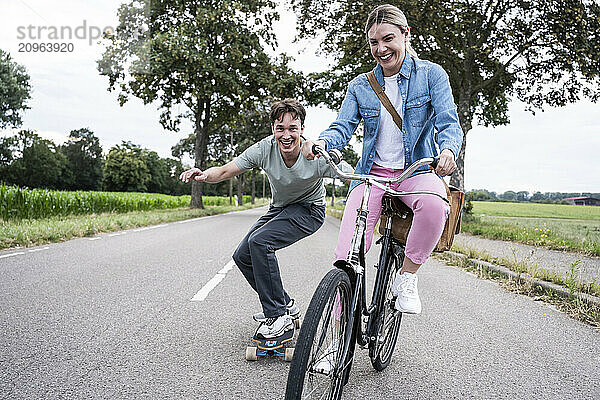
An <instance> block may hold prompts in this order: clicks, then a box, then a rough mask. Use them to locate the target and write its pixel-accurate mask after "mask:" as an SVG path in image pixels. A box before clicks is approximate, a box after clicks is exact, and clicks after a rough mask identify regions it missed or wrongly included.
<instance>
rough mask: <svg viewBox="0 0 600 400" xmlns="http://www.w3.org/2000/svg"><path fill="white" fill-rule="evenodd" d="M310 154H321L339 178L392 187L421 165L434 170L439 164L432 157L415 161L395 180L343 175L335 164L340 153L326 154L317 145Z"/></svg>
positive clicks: (333, 151)
mask: <svg viewBox="0 0 600 400" xmlns="http://www.w3.org/2000/svg"><path fill="white" fill-rule="evenodd" d="M312 152H313V154H321V156H323V158H325V161H327V163H328V164H329V165H330V166H331V168H333V170H334V171H335V173H336V174H337V175H338V176H339V177H340V178H343V179H352V180H357V181H363V182H364V181H367V180H371V181H375V182H379V183H389V184H392V185H393V184H396V183H399V182H402V181H403V180H405V179H406V178H408V177H409V176H410V175H412V173H413V172H415V171H416V170H417V169H418V168H419V167H422V166H423V165H430V166H431V167H432V168H434V169H435V168H436V167H437V165H438V162H439V158H437V157H436V158H433V157H426V158H421V159H420V160H417V161H415V162H414V163H412V164H411V165H410V166H409V167H408V168H406V169H405V170H404V171H403V172H402V174H400V176H398V177H396V178H385V177H381V176H374V175H361V174H348V173H345V172H344V171H342V170H341V169H339V168H338V167H337V164H338V163H339V162H340V161H341V153H340V151H339V150H331V151H330V152H327V151H325V150H324V149H323V148H322V147H321V146H319V145H318V144H314V145H313V147H312ZM336 157H337V161H335V160H336Z"/></svg>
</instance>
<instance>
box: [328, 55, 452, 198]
mask: <svg viewBox="0 0 600 400" xmlns="http://www.w3.org/2000/svg"><path fill="white" fill-rule="evenodd" d="M373 71H374V72H375V77H376V78H377V81H378V82H379V84H380V85H381V86H382V87H383V88H384V89H385V87H384V79H383V70H382V68H381V66H380V65H379V64H377V66H376V67H375V69H374V70H373ZM398 88H399V93H400V96H402V110H398V114H400V116H402V135H403V142H404V165H405V166H406V167H408V166H409V165H410V164H412V163H413V162H415V161H416V160H418V159H420V158H423V157H435V156H437V155H438V149H437V148H436V142H437V145H438V147H439V150H440V151H441V150H443V149H450V150H451V151H452V152H453V153H454V156H455V157H456V156H457V155H458V153H459V151H460V147H461V145H462V141H463V132H462V129H461V127H460V124H459V121H458V114H457V113H456V105H455V104H454V99H453V97H452V90H451V88H450V81H449V79H448V74H447V73H446V71H444V70H443V68H442V67H440V66H439V65H437V64H434V63H432V62H430V61H425V60H420V59H418V58H413V57H411V56H410V55H409V54H408V53H406V56H405V57H404V62H403V63H402V67H401V68H400V73H399V74H398ZM380 108H381V102H380V101H379V98H378V97H377V94H375V91H374V90H373V89H372V88H371V85H370V84H369V81H368V80H367V75H366V74H360V75H359V76H358V77H356V78H354V79H353V80H352V81H351V82H350V84H349V85H348V90H347V92H346V97H345V98H344V101H343V103H342V107H341V108H340V111H339V114H338V117H337V120H336V121H334V122H333V123H332V124H331V125H330V126H329V128H327V129H326V130H324V131H323V132H321V134H320V135H319V139H323V140H325V142H326V143H327V148H328V149H340V150H341V149H343V148H344V147H345V146H346V145H347V144H348V142H349V141H350V139H351V137H352V135H353V134H354V131H355V130H356V127H357V126H358V124H359V122H360V121H361V119H362V120H363V121H364V132H363V134H364V138H363V150H362V156H361V158H360V160H359V161H358V164H357V165H356V170H355V172H356V173H357V174H368V173H369V171H370V170H371V167H372V166H373V159H374V157H375V145H376V143H377V131H378V129H379V121H380ZM427 171H428V166H423V167H421V168H419V169H418V170H417V171H416V172H415V174H418V173H423V172H427ZM413 175H414V174H413ZM359 183H360V182H358V181H353V182H352V185H351V186H350V189H351V190H352V189H353V188H354V187H355V186H356V185H358V184H359Z"/></svg>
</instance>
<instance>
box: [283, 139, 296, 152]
mask: <svg viewBox="0 0 600 400" xmlns="http://www.w3.org/2000/svg"><path fill="white" fill-rule="evenodd" d="M294 142H295V141H294V139H292V138H287V139H279V143H281V145H283V147H284V148H286V149H289V148H291V147H292V146H293V145H294Z"/></svg>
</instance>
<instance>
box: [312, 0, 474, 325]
mask: <svg viewBox="0 0 600 400" xmlns="http://www.w3.org/2000/svg"><path fill="white" fill-rule="evenodd" d="M365 33H366V37H367V41H368V43H369V45H370V48H371V55H372V56H373V58H374V59H375V61H376V62H377V65H376V66H375V68H374V69H373V72H374V74H375V77H376V78H377V82H378V83H379V85H381V86H382V87H383V88H384V91H385V94H386V95H387V97H388V98H389V99H390V101H391V103H392V105H393V107H394V108H395V109H396V110H397V112H398V114H399V115H400V116H401V118H402V123H401V126H402V128H401V129H400V127H399V126H398V125H397V124H396V123H395V122H394V119H393V117H392V115H391V114H390V113H389V112H388V111H387V109H386V108H385V107H383V106H382V103H381V101H380V99H379V97H378V96H377V94H376V93H375V91H374V89H373V88H372V87H371V85H370V83H369V82H368V79H367V74H360V75H359V76H358V77H356V78H355V79H354V80H352V81H351V82H350V84H349V85H348V90H347V93H346V97H345V99H344V101H343V103H342V106H341V109H340V111H339V114H338V117H337V120H336V121H334V122H333V123H332V124H331V125H330V126H329V128H328V129H326V130H325V131H323V132H322V133H321V134H320V136H319V140H317V141H316V142H312V141H306V142H304V145H303V146H302V152H303V154H304V155H305V157H306V158H308V159H312V158H314V157H315V154H313V152H312V148H313V144H315V143H316V144H319V145H321V146H323V147H325V148H326V149H327V150H331V149H342V148H344V147H345V146H346V145H347V144H348V143H349V141H350V139H351V137H352V135H353V134H354V131H355V130H356V127H357V126H358V124H359V122H360V121H361V119H362V120H363V121H364V140H363V150H362V157H361V159H360V160H359V162H358V164H357V166H356V170H355V172H356V173H357V174H371V175H376V176H386V177H396V176H399V175H400V174H401V173H402V170H403V169H404V168H405V167H407V166H408V165H410V164H411V163H412V162H413V161H415V160H417V159H419V158H423V157H435V156H437V155H438V148H439V149H440V150H441V152H440V153H439V164H438V166H437V168H436V169H435V172H436V173H437V175H436V174H434V173H432V171H430V170H429V169H428V168H427V167H423V168H421V169H419V170H417V171H416V172H415V173H414V174H413V175H412V176H411V177H410V178H408V179H406V180H404V181H403V182H401V183H399V184H397V185H395V186H392V187H393V188H394V189H396V190H398V191H405V192H413V191H430V192H435V193H438V194H440V195H442V196H443V197H444V198H445V197H446V188H445V185H444V183H443V182H442V180H441V178H440V177H439V176H446V175H449V174H451V173H452V172H453V171H454V170H455V169H456V162H455V157H456V155H457V154H458V153H459V150H460V148H461V145H462V140H463V132H462V129H461V127H460V125H459V121H458V115H457V113H456V105H455V104H454V100H453V97H452V90H451V88H450V82H449V79H448V74H447V73H446V72H445V71H444V70H443V68H442V67H440V66H439V65H437V64H434V63H432V62H430V61H425V60H420V59H419V58H418V57H417V54H416V52H415V51H414V50H413V49H412V47H411V46H410V41H409V33H410V28H409V26H408V22H407V20H406V17H405V15H404V13H403V12H402V11H400V10H399V9H398V8H397V7H394V6H392V5H387V4H386V5H381V6H379V7H377V8H375V9H374V10H373V11H372V12H371V13H370V14H369V17H368V19H367V23H366V25H365ZM438 175H439V176H438ZM363 191H364V183H362V184H361V183H360V182H357V181H353V182H352V185H351V186H350V193H349V194H348V199H347V202H346V208H345V210H344V216H343V218H342V223H341V227H340V233H339V237H338V243H337V247H336V249H335V259H336V263H337V262H340V261H343V260H346V259H347V256H348V252H349V250H350V245H351V240H352V234H353V231H354V226H355V220H356V214H357V209H358V208H359V206H360V201H361V199H362V195H363ZM383 194H384V191H383V190H382V189H380V188H377V187H373V190H372V192H371V196H370V198H369V203H368V209H369V214H368V219H367V229H366V243H365V250H366V251H368V250H369V248H370V246H371V241H372V238H373V229H374V227H375V225H376V223H377V221H378V220H379V217H380V215H381V209H382V204H381V200H382V197H383ZM400 199H401V200H402V202H404V203H405V204H406V205H407V206H408V207H410V208H411V209H412V211H413V213H414V217H413V224H412V227H411V229H410V232H409V235H408V237H407V240H406V251H405V254H406V257H404V262H403V264H402V268H401V271H400V273H399V274H398V276H397V277H396V280H395V282H394V285H393V288H392V290H393V292H394V294H396V295H397V299H396V309H398V310H399V311H401V312H405V313H414V314H418V313H420V312H421V301H420V299H419V295H418V291H417V276H416V272H417V270H418V269H419V267H420V266H421V265H422V264H423V263H424V262H425V261H426V260H427V259H428V258H429V256H430V255H431V252H432V251H433V249H434V248H435V246H436V244H437V242H438V241H439V239H440V236H441V234H442V231H443V229H444V224H445V222H446V219H447V217H448V214H449V206H448V204H447V203H446V202H445V201H444V200H442V199H440V198H438V197H437V196H431V195H407V196H402V197H401V198H400Z"/></svg>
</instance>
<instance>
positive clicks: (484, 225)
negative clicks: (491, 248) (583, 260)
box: [461, 217, 600, 257]
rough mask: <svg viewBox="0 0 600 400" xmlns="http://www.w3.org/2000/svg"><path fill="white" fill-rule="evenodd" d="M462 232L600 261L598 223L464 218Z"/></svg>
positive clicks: (599, 229)
mask: <svg viewBox="0 0 600 400" xmlns="http://www.w3.org/2000/svg"><path fill="white" fill-rule="evenodd" d="M461 231H463V232H468V233H470V234H471V235H476V236H481V237H485V238H488V239H497V240H509V241H511V242H518V243H524V244H529V245H533V246H539V247H545V248H548V249H552V250H561V251H571V252H576V253H582V254H585V255H589V256H594V257H600V233H599V232H600V222H599V221H588V222H579V221H569V220H564V221H543V220H538V221H535V220H526V219H522V218H520V219H515V220H512V221H510V220H497V219H494V218H493V217H465V218H464V219H463V223H462V226H461Z"/></svg>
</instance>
